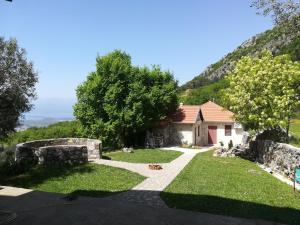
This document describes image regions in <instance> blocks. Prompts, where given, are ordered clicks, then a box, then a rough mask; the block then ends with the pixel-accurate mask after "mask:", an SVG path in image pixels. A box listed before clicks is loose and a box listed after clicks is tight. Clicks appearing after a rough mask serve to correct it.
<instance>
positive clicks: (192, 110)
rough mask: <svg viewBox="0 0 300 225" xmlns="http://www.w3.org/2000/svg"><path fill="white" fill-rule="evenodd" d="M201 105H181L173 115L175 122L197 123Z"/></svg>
mask: <svg viewBox="0 0 300 225" xmlns="http://www.w3.org/2000/svg"><path fill="white" fill-rule="evenodd" d="M199 111H200V105H181V106H180V107H179V108H178V110H177V112H176V113H175V114H174V115H173V116H172V122H173V123H195V122H196V119H197V116H198V114H199Z"/></svg>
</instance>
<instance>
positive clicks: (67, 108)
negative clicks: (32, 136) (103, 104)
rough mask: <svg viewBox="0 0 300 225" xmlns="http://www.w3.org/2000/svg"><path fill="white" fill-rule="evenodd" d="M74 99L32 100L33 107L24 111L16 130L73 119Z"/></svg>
mask: <svg viewBox="0 0 300 225" xmlns="http://www.w3.org/2000/svg"><path fill="white" fill-rule="evenodd" d="M75 102H76V99H71V98H68V99H67V98H40V99H37V100H36V101H34V102H33V105H34V107H33V109H32V110H31V111H30V112H28V113H25V114H24V115H23V118H22V119H21V125H20V126H19V127H18V128H17V130H26V129H28V128H29V127H45V126H48V125H50V124H53V123H57V122H60V121H69V120H74V115H73V105H74V104H75Z"/></svg>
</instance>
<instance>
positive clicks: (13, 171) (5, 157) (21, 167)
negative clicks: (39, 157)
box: [0, 147, 36, 177]
mask: <svg viewBox="0 0 300 225" xmlns="http://www.w3.org/2000/svg"><path fill="white" fill-rule="evenodd" d="M35 164H36V163H35V162H34V161H22V162H18V163H17V162H16V161H15V152H14V148H13V147H10V148H7V149H5V150H4V151H2V152H0V175H2V176H5V177H7V176H11V175H18V174H21V173H23V172H25V171H27V170H29V169H30V168H31V167H32V166H33V165H35Z"/></svg>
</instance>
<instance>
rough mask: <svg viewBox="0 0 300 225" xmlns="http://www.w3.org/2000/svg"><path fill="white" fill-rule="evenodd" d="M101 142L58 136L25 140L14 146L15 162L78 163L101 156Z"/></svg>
mask: <svg viewBox="0 0 300 225" xmlns="http://www.w3.org/2000/svg"><path fill="white" fill-rule="evenodd" d="M101 156H102V143H101V141H99V140H95V139H87V138H59V139H47V140H37V141H31V142H25V143H21V144H18V145H17V146H16V152H15V159H16V161H17V162H21V161H31V162H37V163H39V164H44V165H57V164H78V163H85V162H87V161H88V160H93V159H99V158H102V157H101Z"/></svg>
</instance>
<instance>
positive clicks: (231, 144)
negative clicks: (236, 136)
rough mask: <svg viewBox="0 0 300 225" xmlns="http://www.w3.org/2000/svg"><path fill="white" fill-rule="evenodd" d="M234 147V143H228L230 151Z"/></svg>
mask: <svg viewBox="0 0 300 225" xmlns="http://www.w3.org/2000/svg"><path fill="white" fill-rule="evenodd" d="M232 147H233V143H232V140H230V141H229V143H228V149H232Z"/></svg>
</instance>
